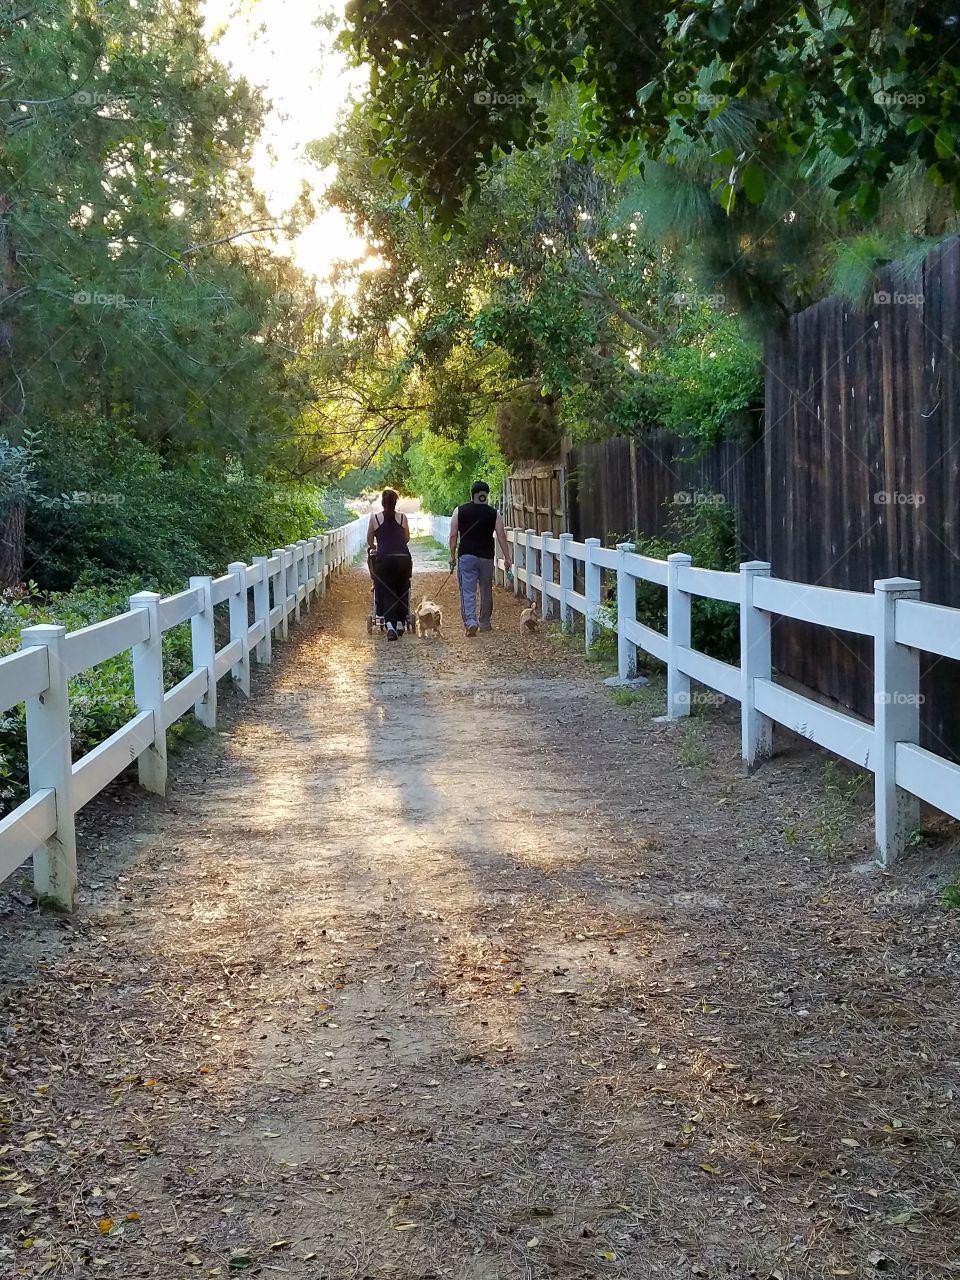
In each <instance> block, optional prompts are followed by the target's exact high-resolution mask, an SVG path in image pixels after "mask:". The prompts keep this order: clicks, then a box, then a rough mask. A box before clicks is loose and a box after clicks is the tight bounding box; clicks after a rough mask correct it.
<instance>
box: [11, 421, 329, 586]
mask: <svg viewBox="0 0 960 1280" xmlns="http://www.w3.org/2000/svg"><path fill="white" fill-rule="evenodd" d="M35 459H36V463H35V477H34V478H35V484H36V492H35V494H34V495H33V497H32V498H31V499H30V505H29V515H28V520H27V548H26V550H27V555H26V563H25V576H27V577H29V578H33V579H35V580H36V581H37V582H38V583H39V585H40V586H41V587H42V588H43V589H44V590H52V591H60V592H62V591H69V590H70V589H71V588H72V587H73V586H74V584H75V583H77V582H78V581H80V580H86V581H89V580H90V578H91V576H93V577H96V578H97V579H98V580H101V581H104V582H107V583H109V582H111V581H113V580H115V579H117V578H123V577H131V576H133V575H136V577H137V580H138V581H139V583H140V586H141V588H146V587H149V586H156V587H158V588H161V589H162V588H164V587H171V586H172V587H173V588H174V589H180V587H182V585H183V583H184V581H185V580H186V578H188V577H189V576H190V575H191V574H199V573H211V574H218V573H222V572H223V570H224V569H225V568H226V566H227V565H228V564H229V563H230V561H231V560H249V559H250V558H251V557H252V556H253V555H259V554H265V553H266V552H269V551H271V550H272V549H273V548H274V547H277V546H285V545H287V544H288V543H290V542H296V541H297V539H298V538H306V537H310V536H311V535H313V534H314V533H317V532H318V531H319V530H320V529H321V528H324V527H330V525H329V522H328V521H327V520H325V518H324V511H323V508H322V504H321V496H320V493H319V491H318V490H316V489H312V488H309V487H307V486H299V487H296V486H291V485H281V484H279V483H277V482H274V481H272V480H270V479H268V478H263V477H260V476H249V475H246V474H245V473H244V472H243V471H242V470H241V469H240V468H239V467H230V466H229V465H227V466H225V465H224V464H223V463H218V462H214V461H212V460H205V461H199V462H194V463H192V464H190V465H186V464H183V465H172V464H168V463H167V462H166V461H165V459H164V458H163V457H162V455H161V454H160V453H159V452H157V451H156V450H155V449H153V448H151V447H150V446H149V445H147V444H145V443H144V442H143V441H142V440H140V439H138V438H137V436H136V434H135V433H134V431H133V429H132V428H131V427H130V426H125V425H124V424H122V423H116V422H105V421H101V420H89V419H82V420H78V419H70V420H64V421H61V422H58V423H52V424H49V425H48V426H47V428H46V429H45V430H44V431H43V432H41V433H40V435H39V436H38V439H37V442H36V452H35ZM331 510H332V515H333V517H334V519H335V521H336V523H340V515H341V514H342V505H341V504H340V503H338V502H337V501H336V500H335V497H334V498H333V499H332V500H331ZM348 518H349V515H348Z"/></svg>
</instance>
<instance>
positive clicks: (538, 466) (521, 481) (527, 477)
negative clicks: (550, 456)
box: [501, 462, 569, 536]
mask: <svg viewBox="0 0 960 1280" xmlns="http://www.w3.org/2000/svg"><path fill="white" fill-rule="evenodd" d="M501 511H502V514H503V520H504V524H507V525H509V526H510V527H511V528H516V529H535V530H536V531H537V533H552V534H555V535H556V536H559V535H560V534H561V533H565V532H566V531H567V529H568V528H569V521H568V515H567V485H566V476H565V470H564V467H563V465H562V464H561V463H559V462H541V463H533V462H529V463H518V464H517V465H516V466H514V467H513V469H512V470H511V472H510V474H509V475H508V476H507V478H506V480H505V481H504V484H503V499H502V503H501Z"/></svg>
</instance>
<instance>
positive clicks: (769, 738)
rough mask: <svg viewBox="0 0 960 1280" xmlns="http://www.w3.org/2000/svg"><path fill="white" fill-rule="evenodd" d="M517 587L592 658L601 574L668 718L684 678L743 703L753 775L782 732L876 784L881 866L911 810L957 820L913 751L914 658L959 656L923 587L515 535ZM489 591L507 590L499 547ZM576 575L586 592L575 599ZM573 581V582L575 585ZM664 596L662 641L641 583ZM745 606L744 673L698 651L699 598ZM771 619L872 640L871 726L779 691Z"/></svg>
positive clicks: (685, 701) (956, 808)
mask: <svg viewBox="0 0 960 1280" xmlns="http://www.w3.org/2000/svg"><path fill="white" fill-rule="evenodd" d="M449 529H450V522H449V520H448V519H446V518H445V517H444V518H440V517H434V518H433V532H434V536H435V537H437V538H440V539H441V540H443V539H445V538H446V537H448V536H449ZM507 537H508V539H509V540H510V542H511V544H512V546H513V558H514V582H513V589H514V591H516V592H518V593H519V592H520V591H521V588H522V590H523V591H524V592H525V594H526V596H527V598H528V599H529V600H530V601H531V602H533V603H535V604H536V603H537V601H538V600H539V607H540V612H541V616H542V617H543V618H545V619H549V618H552V617H554V616H556V617H557V618H558V619H559V621H560V622H561V623H562V624H563V625H564V626H565V627H568V628H569V627H570V626H571V624H572V620H573V615H574V614H575V613H576V614H580V615H582V617H583V618H584V623H585V626H584V632H585V643H586V647H587V648H588V649H589V648H590V646H591V645H592V644H593V643H594V641H595V640H596V638H597V635H598V633H599V628H600V620H599V610H600V606H601V600H602V598H603V574H604V573H612V574H615V575H616V584H617V617H616V632H617V651H618V658H619V669H620V675H621V676H622V677H624V678H628V677H630V676H632V675H635V674H636V669H637V651H638V650H642V651H643V652H644V653H648V654H650V655H651V656H652V657H654V658H656V659H658V660H659V661H660V662H662V663H664V664H665V666H666V668H667V706H666V718H667V719H669V720H679V719H682V718H684V717H686V716H689V715H690V709H691V704H692V697H691V691H690V682H691V680H695V681H697V682H698V683H699V684H702V685H706V686H707V688H709V689H713V690H716V691H717V692H718V693H720V694H722V695H723V696H724V697H726V698H731V699H734V700H735V701H738V702H739V703H740V719H741V750H742V755H743V758H744V760H745V761H746V762H747V764H748V765H750V766H754V765H757V764H759V763H760V762H761V761H762V760H764V759H765V758H766V757H768V756H769V755H770V754H771V751H772V746H773V726H774V724H780V725H783V726H785V727H786V728H788V729H791V730H792V731H793V732H794V733H799V734H801V735H802V736H803V737H805V738H809V739H810V741H811V742H816V743H817V744H818V745H820V746H822V747H825V748H826V749H827V750H828V751H832V752H834V753H835V754H836V755H839V756H843V757H844V758H845V759H846V760H849V761H851V762H852V763H853V764H855V765H857V766H859V767H860V768H862V769H868V770H870V772H872V773H873V775H874V783H875V792H874V803H875V823H876V847H877V854H878V857H879V859H880V861H881V862H882V863H883V864H884V865H888V864H889V863H890V862H892V861H893V859H894V858H895V857H896V856H897V855H898V854H899V853H901V852H902V851H903V850H904V848H905V847H906V845H907V843H908V841H909V840H910V838H911V836H912V835H913V833H914V832H915V830H916V827H917V823H918V820H919V805H918V801H919V800H924V801H926V802H927V803H928V804H931V805H933V806H934V807H935V808H937V809H940V810H942V811H943V812H944V813H946V814H949V815H950V816H951V817H953V818H960V765H956V764H953V763H951V762H950V761H948V760H946V759H945V758H944V757H943V756H940V755H937V754H936V753H935V752H932V751H928V750H926V749H924V748H922V747H921V746H920V745H919V738H920V705H921V695H920V655H921V653H925V654H939V655H942V656H944V657H948V658H955V657H957V656H958V655H960V609H951V608H947V607H946V606H943V605H935V604H926V603H922V602H921V601H920V599H919V596H920V583H919V582H916V581H913V580H912V579H909V578H886V579H883V580H881V581H878V582H876V583H875V584H874V590H873V591H872V592H864V591H846V590H838V589H836V588H832V587H817V586H810V585H808V584H806V583H800V582H788V581H785V580H781V579H778V578H773V577H771V572H770V565H769V564H767V563H765V562H764V561H759V560H752V561H748V562H746V563H745V564H742V565H741V566H740V571H739V573H728V572H720V571H718V570H714V569H698V568H696V567H695V566H694V565H693V563H692V561H691V558H690V556H688V555H686V554H683V553H679V552H678V553H677V554H675V555H672V556H668V557H667V559H666V560H654V559H651V558H650V557H648V556H642V555H637V554H636V553H635V552H634V550H633V546H632V544H630V543H621V544H620V545H619V546H618V547H617V548H616V550H610V549H608V548H605V547H604V546H602V545H601V542H600V539H599V538H588V539H587V540H586V541H585V542H575V541H574V539H573V535H572V534H569V533H564V534H561V535H560V537H559V538H553V537H550V536H549V535H547V534H537V533H535V532H534V530H533V529H526V530H523V529H509V530H508V531H507ZM496 566H497V567H496V574H497V580H498V582H499V583H500V584H501V585H506V575H505V572H504V563H503V560H502V557H501V556H500V553H499V549H498V551H497V559H496ZM575 569H579V570H581V571H582V579H583V584H584V590H583V592H582V593H581V592H578V591H575V590H574V574H575ZM578 576H579V574H578ZM638 582H650V583H655V584H656V585H657V586H660V587H663V589H664V591H665V593H666V603H667V634H666V635H662V634H661V633H660V632H658V631H654V630H653V629H652V628H650V627H648V626H645V625H644V624H643V623H642V622H639V621H638V620H637V609H636V584H637V583H638ZM698 596H699V597H703V598H706V599H709V600H724V601H727V602H728V603H729V604H734V605H737V606H739V611H740V665H739V666H738V667H736V666H733V665H732V664H730V663H727V662H720V661H718V660H717V659H716V658H711V657H708V656H707V655H706V654H704V653H700V652H698V651H697V650H696V649H694V648H693V647H692V641H691V611H692V610H691V607H692V603H693V600H694V598H695V597H698ZM774 618H793V619H798V620H800V621H802V622H806V623H809V624H811V625H812V626H814V627H818V628H823V627H827V628H831V629H832V630H836V631H842V632H845V633H847V634H851V635H855V636H861V637H866V638H868V639H869V641H870V643H871V645H872V648H873V659H874V662H873V670H874V697H873V701H874V714H873V720H872V721H867V720H862V719H859V718H858V717H855V716H852V715H848V714H846V713H845V712H841V711H835V710H833V709H832V708H829V707H826V706H823V705H822V704H821V703H819V702H815V701H813V699H811V698H807V697H804V696H803V695H802V694H799V693H796V692H794V691H793V690H791V689H787V688H785V687H784V686H783V685H781V684H778V683H777V682H776V681H775V680H774V674H773V665H772V658H771V632H772V627H773V620H774Z"/></svg>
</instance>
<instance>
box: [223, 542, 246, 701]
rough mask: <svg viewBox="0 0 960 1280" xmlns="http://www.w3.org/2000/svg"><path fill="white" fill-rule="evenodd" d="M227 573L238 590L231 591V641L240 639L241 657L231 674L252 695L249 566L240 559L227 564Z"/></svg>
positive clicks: (242, 688)
mask: <svg viewBox="0 0 960 1280" xmlns="http://www.w3.org/2000/svg"><path fill="white" fill-rule="evenodd" d="M227 573H232V574H233V575H234V578H235V579H236V590H235V591H231V592H230V643H231V644H232V643H233V642H234V640H239V641H240V649H241V653H240V658H239V660H238V661H237V662H235V663H234V664H233V666H232V667H231V668H230V674H231V676H232V677H233V679H234V681H235V682H236V684H237V685H239V687H240V689H241V690H242V692H243V693H245V694H246V695H247V697H248V698H249V697H250V636H249V629H250V609H249V605H248V593H247V566H246V565H245V564H244V563H243V562H242V561H240V560H235V561H234V562H233V564H228V565H227Z"/></svg>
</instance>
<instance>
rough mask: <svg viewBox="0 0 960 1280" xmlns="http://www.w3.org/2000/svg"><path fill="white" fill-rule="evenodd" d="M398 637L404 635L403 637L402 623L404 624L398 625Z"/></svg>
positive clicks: (399, 623)
mask: <svg viewBox="0 0 960 1280" xmlns="http://www.w3.org/2000/svg"><path fill="white" fill-rule="evenodd" d="M397 635H398V636H402V635H403V623H402V622H398V623H397Z"/></svg>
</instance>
